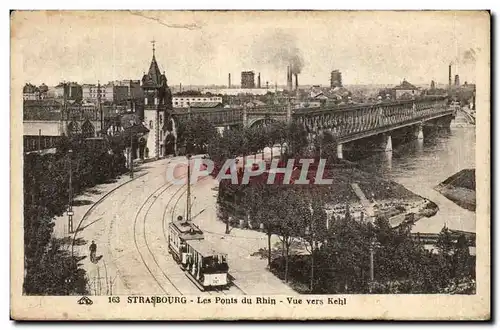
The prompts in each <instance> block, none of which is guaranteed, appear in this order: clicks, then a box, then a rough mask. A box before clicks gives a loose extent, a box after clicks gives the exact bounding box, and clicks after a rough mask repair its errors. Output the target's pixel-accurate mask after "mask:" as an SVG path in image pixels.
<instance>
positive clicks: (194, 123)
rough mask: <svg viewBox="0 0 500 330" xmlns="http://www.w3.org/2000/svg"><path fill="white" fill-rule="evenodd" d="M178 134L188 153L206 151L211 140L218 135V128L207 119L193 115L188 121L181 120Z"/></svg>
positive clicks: (180, 142) (179, 140)
mask: <svg viewBox="0 0 500 330" xmlns="http://www.w3.org/2000/svg"><path fill="white" fill-rule="evenodd" d="M177 135H178V142H179V144H180V145H182V146H184V148H185V150H186V153H205V152H207V149H208V145H209V142H210V141H212V140H213V139H214V138H215V137H216V136H217V130H216V129H215V126H214V125H213V124H212V123H211V122H209V121H208V120H207V119H205V118H203V117H201V116H197V115H193V116H191V117H189V119H188V120H187V121H181V122H179V127H178V134H177Z"/></svg>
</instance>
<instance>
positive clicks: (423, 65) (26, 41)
mask: <svg viewBox="0 0 500 330" xmlns="http://www.w3.org/2000/svg"><path fill="white" fill-rule="evenodd" d="M480 15H481V14H478V13H477V12H476V13H473V12H426V11H423V12H251V13H242V12H189V11H185V12H182V11H177V12H154V11H151V12H125V11H121V12H119V11H108V12H105V11H97V12H58V11H53V12H15V13H14V14H13V16H17V17H16V20H15V21H16V22H17V25H15V26H13V27H12V38H13V39H15V40H13V43H16V42H20V43H19V44H13V47H14V45H15V46H19V48H16V49H19V51H18V52H15V53H16V56H22V63H23V68H22V69H23V77H22V78H23V79H22V80H23V81H24V82H26V83H28V82H29V83H32V84H36V85H40V84H41V83H45V84H46V85H49V86H52V85H57V84H58V83H59V82H61V81H64V80H65V81H77V82H79V83H97V81H100V82H101V83H107V82H108V81H113V80H122V79H141V78H142V75H143V73H144V72H145V71H147V70H148V68H149V64H150V62H151V57H152V44H151V41H152V40H155V48H156V59H157V62H158V64H159V67H160V70H161V71H162V72H163V71H165V73H166V76H167V79H168V83H169V85H171V86H178V85H179V83H182V85H183V86H187V85H227V81H228V73H231V80H232V83H233V84H234V85H239V84H240V78H241V77H240V73H241V71H245V70H253V71H255V73H256V76H257V74H258V73H259V72H260V73H261V79H262V86H265V84H266V81H268V82H269V85H270V87H271V86H274V84H275V83H278V85H285V84H286V65H287V64H288V63H291V65H292V66H294V67H297V70H300V71H301V73H300V74H299V83H301V84H307V85H312V84H321V85H328V84H329V78H330V71H332V70H333V69H338V70H340V71H341V72H342V79H343V82H344V84H345V85H350V84H351V85H352V84H382V85H396V84H399V83H400V82H401V81H402V80H403V79H406V80H407V81H409V82H411V83H413V84H415V85H428V84H430V82H431V80H434V81H435V82H436V83H437V84H447V83H448V65H449V64H450V63H451V62H453V69H452V83H453V82H454V76H455V74H459V75H460V82H461V83H462V84H463V83H464V82H465V81H467V82H469V83H472V82H475V81H476V76H475V74H476V72H475V71H476V70H475V67H476V60H477V58H478V56H480V55H481V53H482V52H484V51H488V50H482V49H479V48H478V47H477V45H478V44H484V41H483V40H479V39H477V38H479V37H480V36H481V35H484V34H481V31H483V30H484V29H485V28H487V27H486V26H481V24H482V22H481V17H480ZM483 25H484V24H483ZM21 44H22V45H21ZM13 49H14V48H13ZM19 78H20V77H19Z"/></svg>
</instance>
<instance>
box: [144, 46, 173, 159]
mask: <svg viewBox="0 0 500 330" xmlns="http://www.w3.org/2000/svg"><path fill="white" fill-rule="evenodd" d="M141 88H142V93H143V95H144V105H143V111H142V113H141V114H140V119H141V120H142V121H143V123H144V126H145V127H146V128H147V129H148V130H149V132H148V133H147V134H145V135H144V136H142V137H141V139H142V140H143V141H144V147H145V150H144V155H145V156H144V158H157V159H158V158H161V157H164V156H166V155H168V154H176V153H177V149H176V142H177V141H176V140H177V133H176V131H175V125H174V124H173V119H172V116H171V114H172V110H173V106H172V92H171V90H170V88H169V87H168V84H167V77H166V76H165V73H163V74H162V73H161V72H160V69H159V67H158V63H157V62H156V58H155V48H154V45H153V58H152V60H151V64H150V66H149V70H148V73H147V74H145V75H144V76H143V77H142V85H141ZM139 153H141V150H139Z"/></svg>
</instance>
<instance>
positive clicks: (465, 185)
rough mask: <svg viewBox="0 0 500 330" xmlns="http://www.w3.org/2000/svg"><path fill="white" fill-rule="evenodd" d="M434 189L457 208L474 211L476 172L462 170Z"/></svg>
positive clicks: (473, 170)
mask: <svg viewBox="0 0 500 330" xmlns="http://www.w3.org/2000/svg"><path fill="white" fill-rule="evenodd" d="M434 189H436V190H437V191H439V192H440V193H441V194H442V195H443V196H445V197H446V198H448V199H449V200H451V201H453V202H454V203H455V204H457V205H458V206H460V207H462V208H464V209H467V210H470V211H476V170H475V169H464V170H461V171H460V172H458V173H455V174H454V175H452V176H450V177H449V178H448V179H446V180H444V181H443V182H441V183H440V184H439V185H437V186H436V187H435V188H434Z"/></svg>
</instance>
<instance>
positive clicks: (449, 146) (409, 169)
mask: <svg viewBox="0 0 500 330" xmlns="http://www.w3.org/2000/svg"><path fill="white" fill-rule="evenodd" d="M475 140H476V133H475V128H474V127H452V128H451V129H449V130H440V131H437V132H436V131H435V132H432V134H427V136H424V140H423V141H422V140H413V141H411V142H409V143H406V144H402V145H399V146H394V147H393V151H392V154H391V153H378V154H375V155H373V156H370V157H369V158H366V159H363V160H361V161H359V164H360V165H361V167H362V168H363V169H364V170H365V171H367V172H371V173H375V174H377V175H380V176H382V177H384V178H387V179H390V180H393V181H395V182H397V183H400V184H402V185H403V186H405V187H406V188H407V189H409V190H411V191H412V192H414V193H416V194H418V195H420V196H422V197H425V198H427V199H429V200H431V201H433V202H434V203H436V204H437V205H438V207H439V211H438V213H437V214H436V215H435V216H433V217H431V218H422V219H421V220H419V221H418V222H417V223H416V225H415V226H414V228H413V231H414V232H421V233H424V232H426V233H437V232H439V231H440V230H441V229H442V228H443V225H445V224H446V225H447V226H448V228H450V229H456V230H465V231H472V232H475V231H476V215H475V213H474V212H471V211H468V210H466V209H463V208H461V207H460V206H458V205H456V204H455V203H453V202H452V201H450V200H448V199H447V198H446V197H444V196H443V195H441V194H440V193H439V192H437V191H435V190H434V189H433V188H434V187H435V186H436V185H438V184H439V183H441V182H442V181H444V180H446V179H447V178H448V177H450V176H451V175H453V174H455V173H456V172H458V171H460V170H462V169H465V168H475Z"/></svg>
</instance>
